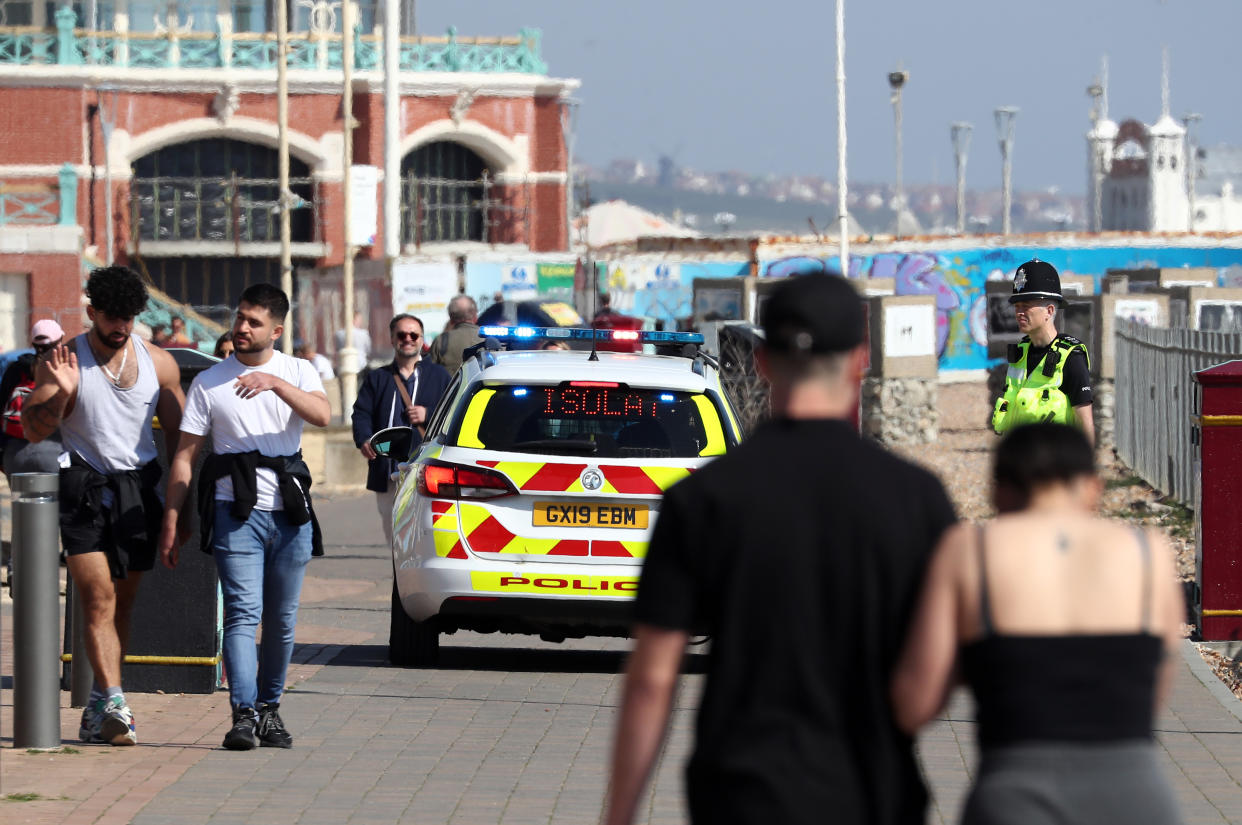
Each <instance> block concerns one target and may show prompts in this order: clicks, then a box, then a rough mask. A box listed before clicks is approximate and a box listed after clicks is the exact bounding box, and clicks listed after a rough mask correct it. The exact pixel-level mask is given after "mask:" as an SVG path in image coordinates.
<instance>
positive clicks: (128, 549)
mask: <svg viewBox="0 0 1242 825" xmlns="http://www.w3.org/2000/svg"><path fill="white" fill-rule="evenodd" d="M138 474H139V481H138V491H137V492H138V494H137V495H132V493H131V494H130V497H131V498H132V499H133V501H132V504H131V505H129V506H128V507H127V509H126V510H125V514H124V516H121V517H118V516H117V515H116V513H114V511H113V508H112V507H111V506H106V507H105V506H104V505H103V497H104V485H103V483H102V477H101V476H100V475H99V474H98V473H94V472H93V471H91V470H89V469H88V468H87V467H86V465H85V463H84V462H82V461H81V460H80V459H78V457H77V456H76V455H75V456H73V458H72V462H71V464H70V466H69V467H65V468H62V469H61V471H60V541H61V546H62V547H64V549H65V555H66V556H80V555H82V554H84V553H103V554H104V555H105V556H107V557H108V568H109V569H110V570H111V572H112V578H114V579H123V578H125V573H126V571H130V570H132V571H134V572H135V573H141V572H145V571H147V570H150V569H152V568H153V567H155V548H156V542H158V541H159V537H160V527H161V524H162V522H163V520H164V503H163V502H162V501H161V500H160V498H159V496H158V495H157V494H156V492H155V490H156V484H157V483H158V482H159V480H160V476H161V474H162V470H161V469H160V465H159V464H158V463H156V462H154V461H152V462H150V463H149V464H147V465H146V466H144V467H143V468H142V469H141V470H139V471H138ZM129 489H131V490H132V489H133V488H132V487H131V488H129ZM113 495H118V494H117V493H115V492H114V493H113ZM135 511H140V512H135ZM118 518H121V519H122V523H121V524H120V529H118V525H117V524H116V520H117V519H118Z"/></svg>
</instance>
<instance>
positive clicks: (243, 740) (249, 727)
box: [224, 707, 259, 751]
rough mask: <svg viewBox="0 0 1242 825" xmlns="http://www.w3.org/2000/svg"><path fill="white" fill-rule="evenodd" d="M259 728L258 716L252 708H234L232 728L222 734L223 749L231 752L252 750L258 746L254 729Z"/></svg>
mask: <svg viewBox="0 0 1242 825" xmlns="http://www.w3.org/2000/svg"><path fill="white" fill-rule="evenodd" d="M258 726H259V714H258V713H256V712H255V709H254V708H244V707H243V708H234V709H233V727H231V728H230V729H229V732H228V733H226V734H224V747H226V748H228V749H229V750H231V751H248V750H253V749H254V748H255V747H257V746H258V744H259V739H258V737H257V736H256V735H255V729H256V728H257V727H258Z"/></svg>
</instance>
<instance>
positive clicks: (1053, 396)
mask: <svg viewBox="0 0 1242 825" xmlns="http://www.w3.org/2000/svg"><path fill="white" fill-rule="evenodd" d="M1009 303H1011V304H1013V308H1014V311H1015V312H1016V313H1017V318H1018V329H1019V330H1020V331H1021V332H1023V333H1024V337H1023V338H1022V340H1021V341H1020V342H1018V343H1017V344H1011V345H1010V346H1009V358H1008V361H1009V370H1008V373H1007V374H1006V376H1005V394H1004V396H1002V397H1001V398H999V399H997V401H996V407H995V409H994V410H993V412H992V429H994V430H996V432H998V433H1004V432H1007V431H1009V430H1012V429H1013V428H1014V427H1017V426H1018V425H1020V424H1030V423H1033V422H1037V421H1051V422H1056V423H1061V424H1073V425H1076V426H1078V427H1080V428H1081V429H1082V431H1083V433H1085V434H1086V436H1087V439H1088V440H1089V441H1091V443H1092V444H1094V443H1095V426H1094V421H1093V419H1092V415H1091V369H1090V364H1089V361H1088V357H1087V347H1086V346H1085V345H1084V344H1083V343H1082V341H1079V340H1078V339H1077V338H1074V337H1073V336H1071V335H1064V334H1058V333H1057V327H1056V319H1057V313H1058V312H1059V311H1060V309H1061V308H1062V307H1064V306H1065V299H1064V298H1063V297H1062V296H1061V277H1060V275H1058V274H1057V270H1056V267H1054V266H1053V265H1052V264H1050V263H1047V262H1045V261H1041V260H1039V259H1033V260H1030V261H1027V262H1026V263H1024V264H1022V266H1020V267H1018V271H1017V272H1016V273H1015V274H1014V279H1013V294H1012V295H1010V296H1009Z"/></svg>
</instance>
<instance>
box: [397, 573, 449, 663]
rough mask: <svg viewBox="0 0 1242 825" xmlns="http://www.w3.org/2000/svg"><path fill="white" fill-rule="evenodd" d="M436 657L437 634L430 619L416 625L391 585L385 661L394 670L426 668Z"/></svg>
mask: <svg viewBox="0 0 1242 825" xmlns="http://www.w3.org/2000/svg"><path fill="white" fill-rule="evenodd" d="M439 658H440V631H439V629H438V628H437V625H436V620H435V619H434V618H432V619H428V620H427V621H425V622H416V621H414V620H413V619H411V618H410V617H409V615H407V614H406V612H405V608H404V607H402V606H401V595H400V594H399V593H397V583H396V582H395V581H394V582H393V583H392V621H391V624H390V625H389V628H388V661H389V662H391V663H392V664H394V665H396V666H397V667H426V666H427V665H434V664H435V663H436V660H437V659H439Z"/></svg>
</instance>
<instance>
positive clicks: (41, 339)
mask: <svg viewBox="0 0 1242 825" xmlns="http://www.w3.org/2000/svg"><path fill="white" fill-rule="evenodd" d="M64 337H65V331H64V330H63V329H61V328H60V324H58V323H56V322H55V321H53V320H52V319H51V318H44V319H43V320H42V321H35V325H34V326H33V327H31V328H30V343H32V344H50V343H52V342H53V341H59V340H60V339H61V338H64Z"/></svg>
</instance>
